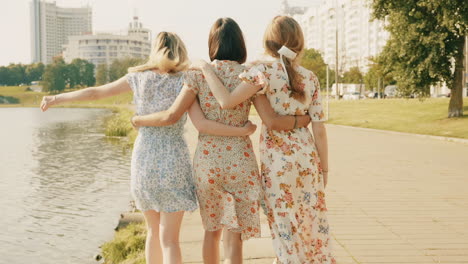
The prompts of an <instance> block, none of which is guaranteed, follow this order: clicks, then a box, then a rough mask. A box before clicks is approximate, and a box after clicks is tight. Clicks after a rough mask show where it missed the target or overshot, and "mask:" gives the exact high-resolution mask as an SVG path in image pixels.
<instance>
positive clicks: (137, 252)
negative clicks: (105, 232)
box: [102, 224, 146, 264]
mask: <svg viewBox="0 0 468 264" xmlns="http://www.w3.org/2000/svg"><path fill="white" fill-rule="evenodd" d="M145 239H146V227H145V225H144V224H130V225H128V226H127V227H125V228H123V229H121V230H119V231H117V232H116V233H115V237H114V239H113V240H112V241H110V242H107V243H105V244H104V245H102V254H103V257H104V259H105V262H104V263H106V264H144V263H145Z"/></svg>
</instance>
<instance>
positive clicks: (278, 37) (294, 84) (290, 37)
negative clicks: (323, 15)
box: [263, 16, 305, 101]
mask: <svg viewBox="0 0 468 264" xmlns="http://www.w3.org/2000/svg"><path fill="white" fill-rule="evenodd" d="M263 41H264V43H263V45H264V48H265V52H266V53H267V54H268V55H270V56H272V57H275V58H279V57H280V55H279V54H278V50H279V49H280V48H281V47H282V46H286V47H288V48H289V49H290V50H292V51H294V52H296V53H297V56H296V57H295V58H294V59H292V60H291V59H289V58H286V57H284V56H283V59H284V64H285V66H286V69H285V70H286V73H287V74H288V77H289V81H290V84H289V85H290V87H291V96H292V97H293V98H295V99H297V100H299V101H303V100H304V99H305V93H304V90H303V89H302V88H301V82H302V77H301V75H300V74H299V73H298V72H297V71H296V70H295V69H294V68H295V67H296V66H298V65H299V63H300V60H301V57H302V55H303V52H304V34H303V33H302V29H301V26H300V25H299V24H298V23H297V21H296V20H294V19H293V18H292V17H288V16H276V17H275V18H273V20H272V21H271V23H270V24H269V25H268V27H267V29H266V31H265V35H264V37H263Z"/></svg>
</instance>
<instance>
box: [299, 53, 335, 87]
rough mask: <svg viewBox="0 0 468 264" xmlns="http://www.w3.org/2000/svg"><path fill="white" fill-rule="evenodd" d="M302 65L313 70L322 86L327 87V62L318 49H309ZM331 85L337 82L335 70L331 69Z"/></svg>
mask: <svg viewBox="0 0 468 264" xmlns="http://www.w3.org/2000/svg"><path fill="white" fill-rule="evenodd" d="M301 64H302V67H304V68H306V69H308V70H311V71H312V72H313V73H315V75H317V78H318V79H319V81H320V87H322V88H326V84H327V64H325V61H324V60H323V57H322V54H320V52H319V51H318V50H316V49H307V50H305V52H304V56H303V58H302V61H301ZM328 74H329V85H330V86H331V85H332V83H334V82H335V71H333V70H331V69H329V73H328Z"/></svg>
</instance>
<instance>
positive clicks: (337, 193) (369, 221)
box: [181, 117, 468, 264]
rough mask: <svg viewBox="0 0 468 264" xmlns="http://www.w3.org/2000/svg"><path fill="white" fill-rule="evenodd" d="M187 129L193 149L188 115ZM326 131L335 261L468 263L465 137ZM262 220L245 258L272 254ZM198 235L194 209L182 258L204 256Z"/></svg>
mask: <svg viewBox="0 0 468 264" xmlns="http://www.w3.org/2000/svg"><path fill="white" fill-rule="evenodd" d="M252 121H254V122H255V123H257V124H259V123H260V121H259V119H258V118H256V117H252ZM187 130H188V133H187V140H188V142H189V145H190V148H191V151H192V154H193V152H194V151H195V146H196V140H197V133H196V131H195V129H194V128H193V126H192V125H191V124H190V121H189V122H188V124H187ZM258 130H259V129H257V133H256V134H254V135H253V137H252V141H253V142H254V148H255V149H256V150H258V144H257V143H258ZM328 135H329V142H330V143H329V145H330V176H329V177H330V181H329V186H328V187H327V204H328V209H329V220H330V225H331V229H332V233H333V237H334V239H335V241H334V245H335V254H336V258H337V261H338V263H339V264H348V263H362V264H364V263H373V264H377V263H442V264H451V263H465V264H466V263H468V145H465V144H457V143H452V142H445V141H439V140H434V139H428V138H420V137H416V136H412V135H408V136H407V135H394V134H387V133H381V132H375V131H365V130H360V129H353V128H346V127H338V126H332V125H330V126H328ZM257 156H258V151H257ZM262 223H263V224H262V238H260V239H253V240H249V241H247V243H245V246H244V258H245V259H246V261H245V263H247V264H267V263H268V264H271V263H272V261H273V250H272V247H271V241H270V238H269V230H268V226H267V224H266V219H265V217H264V216H262ZM202 237H203V228H202V226H201V219H200V216H199V214H198V212H195V213H193V214H191V215H187V216H186V217H185V220H184V224H183V228H182V235H181V239H182V240H181V241H182V246H183V254H184V261H185V263H201V261H202V258H201V246H202Z"/></svg>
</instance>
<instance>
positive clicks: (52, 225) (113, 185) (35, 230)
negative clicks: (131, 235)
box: [0, 108, 130, 263]
mask: <svg viewBox="0 0 468 264" xmlns="http://www.w3.org/2000/svg"><path fill="white" fill-rule="evenodd" d="M109 114H110V112H109V111H106V110H97V109H51V111H48V112H46V113H44V114H42V113H39V112H38V110H37V109H27V108H26V109H24V108H15V109H12V108H9V109H0V120H2V122H3V120H7V121H10V123H11V124H12V125H11V127H9V128H8V130H9V131H10V132H5V131H3V132H0V145H1V146H2V148H1V151H0V158H1V162H2V163H1V166H0V167H1V170H0V172H1V174H0V175H1V177H0V198H1V199H0V205H1V207H2V208H5V209H6V211H7V215H8V217H6V218H4V219H1V220H0V224H2V226H7V232H6V234H3V233H0V254H2V258H1V259H2V261H6V262H5V263H93V261H92V259H91V257H92V255H93V254H95V253H96V252H98V248H97V247H98V246H99V245H100V244H102V243H103V242H104V241H106V240H108V239H109V238H111V237H112V235H113V230H112V228H113V227H114V225H115V223H116V221H117V217H118V214H119V213H120V212H121V211H123V210H125V209H127V208H128V202H129V200H130V195H129V171H130V170H129V166H130V153H129V152H127V151H125V150H124V149H123V148H122V147H121V146H119V145H115V144H110V143H108V142H106V140H105V137H104V135H103V130H102V122H103V118H104V117H105V116H106V115H109ZM2 130H4V129H2ZM12 131H13V133H12ZM0 262H1V261H0Z"/></svg>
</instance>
